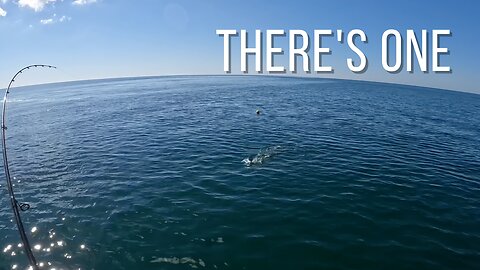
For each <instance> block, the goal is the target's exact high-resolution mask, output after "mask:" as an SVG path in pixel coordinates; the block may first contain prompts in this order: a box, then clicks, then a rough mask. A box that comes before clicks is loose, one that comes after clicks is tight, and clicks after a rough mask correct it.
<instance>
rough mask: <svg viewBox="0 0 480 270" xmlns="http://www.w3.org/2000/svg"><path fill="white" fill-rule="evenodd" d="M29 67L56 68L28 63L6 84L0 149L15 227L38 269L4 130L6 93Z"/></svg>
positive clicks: (28, 207) (31, 263) (33, 266)
mask: <svg viewBox="0 0 480 270" xmlns="http://www.w3.org/2000/svg"><path fill="white" fill-rule="evenodd" d="M31 68H56V67H54V66H49V65H30V66H26V67H24V68H22V69H20V70H19V71H18V72H17V73H16V74H15V76H13V78H12V80H10V83H9V84H8V88H7V90H5V96H4V97H3V111H2V150H3V168H4V169H5V178H6V180H7V187H8V194H9V195H10V203H11V206H12V211H13V215H14V216H15V223H17V229H18V232H19V233H20V238H21V239H22V243H23V248H24V249H25V253H26V254H27V257H28V260H29V262H30V267H31V268H32V269H34V270H38V265H37V260H36V259H35V256H34V255H33V252H32V248H31V246H30V243H29V242H28V238H27V234H26V233H25V228H24V227H23V222H22V218H21V217H20V211H19V210H21V211H27V210H28V209H30V205H29V204H27V203H19V202H18V201H17V199H16V198H15V192H14V191H13V184H12V179H11V178H10V169H9V167H8V158H7V141H6V131H7V126H6V125H5V123H6V121H5V119H6V118H5V114H6V112H7V98H8V94H9V93H10V87H11V86H12V84H13V82H15V79H16V78H17V76H18V75H20V74H21V73H22V72H23V71H25V70H28V69H31Z"/></svg>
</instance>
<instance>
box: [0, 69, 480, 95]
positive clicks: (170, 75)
mask: <svg viewBox="0 0 480 270" xmlns="http://www.w3.org/2000/svg"><path fill="white" fill-rule="evenodd" d="M201 76H205V77H207V76H212V77H213V76H218V77H229V76H234V77H275V78H292V79H314V80H318V79H323V80H338V81H350V82H365V83H375V84H389V85H397V86H407V87H418V88H425V89H434V90H441V91H452V92H458V93H465V94H475V95H480V92H471V91H465V90H457V89H448V88H438V87H432V86H424V85H415V84H408V83H397V82H384V81H371V80H358V79H347V78H338V77H337V78H325V77H315V76H304V75H290V74H285V75H282V74H214V73H212V74H164V75H139V76H120V77H104V78H91V79H78V80H66V81H57V82H46V83H38V84H25V85H19V86H12V87H11V88H23V87H33V86H41V85H53V84H64V83H76V82H78V83H81V82H91V81H108V80H133V79H154V78H163V77H201ZM0 89H1V90H5V89H6V88H5V87H4V88H0Z"/></svg>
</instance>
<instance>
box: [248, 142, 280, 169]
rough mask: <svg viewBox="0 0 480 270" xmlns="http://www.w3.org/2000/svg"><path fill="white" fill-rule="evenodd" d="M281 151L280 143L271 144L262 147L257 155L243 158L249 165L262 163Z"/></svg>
mask: <svg viewBox="0 0 480 270" xmlns="http://www.w3.org/2000/svg"><path fill="white" fill-rule="evenodd" d="M279 152H280V145H276V146H269V147H266V148H263V149H261V150H260V151H259V152H258V153H257V154H256V155H252V156H249V157H247V158H244V159H243V160H242V162H243V163H245V165H247V166H253V165H262V164H263V163H264V162H266V161H267V160H268V159H270V158H272V157H273V156H275V155H276V154H278V153H279Z"/></svg>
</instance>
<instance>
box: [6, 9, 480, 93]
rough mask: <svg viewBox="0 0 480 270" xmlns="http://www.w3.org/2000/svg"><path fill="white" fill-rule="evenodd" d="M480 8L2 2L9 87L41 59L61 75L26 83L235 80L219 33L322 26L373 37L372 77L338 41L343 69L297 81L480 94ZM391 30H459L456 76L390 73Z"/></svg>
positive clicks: (28, 78)
mask: <svg viewBox="0 0 480 270" xmlns="http://www.w3.org/2000/svg"><path fill="white" fill-rule="evenodd" d="M479 10H480V2H479V1H476V0H472V1H439V0H436V1H368V0H365V1H353V0H352V1H344V0H336V1H333V0H332V1H258V0H248V1H247V0H243V1H220V0H203V1H199V0H191V1H173V0H168V1H161V0H137V1H133V0H96V1H95V0H0V36H1V42H0V88H3V87H6V86H7V84H8V81H9V79H10V77H11V76H12V75H13V74H14V73H15V72H16V71H17V70H18V69H19V68H21V67H23V66H25V65H28V64H33V63H42V64H51V65H56V66H58V67H60V69H59V70H58V71H36V72H30V73H29V74H25V76H23V77H22V79H20V80H19V81H18V82H19V84H36V83H44V82H56V81H71V80H79V79H96V78H107V77H131V76H143V75H173V74H225V73H224V72H223V39H222V38H221V37H219V36H217V35H216V33H215V31H216V30H217V29H237V30H240V29H246V30H248V31H249V34H250V35H251V37H250V40H249V42H250V45H253V38H254V30H255V29H261V30H266V29H284V30H287V31H288V30H290V29H302V30H305V31H307V32H308V33H309V34H310V37H313V30H314V29H332V30H334V31H335V30H337V29H342V30H344V31H349V30H351V29H355V28H359V29H362V30H363V31H365V33H366V34H367V36H368V43H367V44H362V43H358V46H359V47H360V49H362V51H364V53H365V54H366V55H367V58H368V60H369V66H368V69H367V71H366V72H364V73H362V74H355V73H353V72H351V71H349V70H348V68H347V66H346V62H345V61H346V58H347V57H352V58H354V59H355V56H356V55H355V54H353V53H352V51H351V50H349V49H348V46H347V45H346V44H345V43H343V44H340V43H339V42H337V41H336V38H335V37H331V38H326V39H324V42H323V46H329V47H330V48H331V50H332V54H331V55H327V56H324V57H323V58H322V59H323V60H322V61H323V63H324V64H326V65H327V64H328V65H331V66H333V67H334V69H335V71H334V73H333V74H315V73H312V74H302V73H299V74H297V75H296V76H304V75H306V76H318V77H325V78H328V77H334V78H345V79H355V80H370V81H382V82H394V83H403V84H411V85H422V86H431V87H437V88H444V89H453V90H459V91H469V92H476V93H480V87H479V86H478V82H479V80H478V78H479V75H478V74H477V73H478V71H479V69H478V59H480V57H479V55H478V47H479V41H480V39H479V29H478V26H479V25H480V20H479V17H480V16H479V15H478V11H479ZM389 28H394V29H397V30H399V31H400V33H401V34H402V35H403V36H405V33H406V29H414V30H416V31H418V35H419V34H420V31H421V30H422V29H427V30H429V31H431V30H432V29H450V30H451V31H452V36H451V37H446V38H442V39H441V46H442V47H448V48H449V50H450V55H446V56H441V64H442V65H449V66H451V68H452V70H453V72H452V73H451V74H438V73H434V72H432V71H431V61H430V60H431V59H430V60H429V69H430V72H429V73H426V74H424V73H422V72H421V71H420V70H419V67H418V65H417V64H415V71H414V72H413V73H409V72H407V71H406V68H405V66H404V67H403V70H402V71H401V72H399V73H396V74H390V73H388V72H387V71H385V70H384V69H383V68H382V64H381V35H382V33H383V32H384V31H385V30H386V29H389ZM429 33H431V32H429ZM264 38H265V35H264ZM429 38H430V39H431V35H429ZM276 40H278V42H277V43H275V46H280V47H283V48H284V50H287V51H288V37H283V38H282V37H281V38H278V39H276ZM430 41H431V40H429V44H430ZM232 44H233V48H232V73H233V74H235V73H240V61H239V59H240V49H239V47H240V38H239V37H236V38H234V39H232ZM310 51H313V50H312V49H311V50H310ZM429 52H431V50H430V49H429ZM310 53H311V52H310ZM276 59H278V61H276V63H278V64H287V62H288V55H283V56H278V58H276ZM404 59H405V56H404ZM249 62H250V69H249V70H250V74H256V73H255V71H254V68H253V64H254V63H253V62H254V58H253V57H250V58H249ZM264 63H265V60H264ZM299 67H301V65H299ZM264 74H265V72H264ZM289 74H290V73H289V72H287V75H289Z"/></svg>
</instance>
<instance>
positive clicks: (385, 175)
mask: <svg viewBox="0 0 480 270" xmlns="http://www.w3.org/2000/svg"><path fill="white" fill-rule="evenodd" d="M10 98H11V101H10V102H9V104H8V106H9V107H8V110H9V111H8V127H9V129H8V145H9V155H10V161H11V172H12V175H13V176H15V182H16V186H15V190H16V191H17V193H18V195H17V196H18V199H19V200H20V201H22V202H28V203H30V204H31V205H32V209H31V210H29V211H27V212H25V213H23V214H22V216H23V218H24V223H25V225H26V227H27V229H28V235H29V237H30V239H31V242H32V245H33V246H34V253H35V255H36V256H37V258H38V260H39V261H40V262H41V264H42V265H43V267H44V268H43V269H53V268H55V269H78V268H80V269H189V268H190V267H192V268H204V269H369V270H370V269H435V270H438V269H480V119H479V116H480V95H474V94H466V93H459V92H451V91H442V90H433V89H425V88H417V87H407V86H398V85H389V84H377V83H366V82H350V81H339V80H325V79H300V78H276V77H234V76H220V77H203V76H197V77H163V78H146V79H145V78H144V79H131V80H105V81H90V82H77V83H67V84H57V85H44V86H35V87H28V88H18V89H14V90H12V94H11V96H10ZM257 109H259V110H260V111H261V113H260V115H257V114H256V113H255V112H256V110H257ZM2 179H3V177H2ZM0 189H1V193H0V195H1V196H0V205H1V207H2V208H1V209H2V210H1V212H0V215H1V218H0V229H1V230H0V245H1V247H2V251H3V252H1V253H0V269H10V268H12V267H17V269H24V268H25V267H26V266H27V261H26V257H25V254H23V249H22V248H21V247H19V246H18V244H19V242H20V240H19V236H18V233H17V231H16V227H15V225H14V223H12V222H11V219H12V217H13V215H12V213H11V209H10V208H9V202H8V200H7V198H8V197H7V192H6V187H5V184H4V180H2V182H1V187H0Z"/></svg>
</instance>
